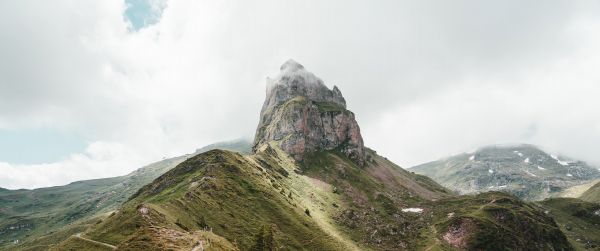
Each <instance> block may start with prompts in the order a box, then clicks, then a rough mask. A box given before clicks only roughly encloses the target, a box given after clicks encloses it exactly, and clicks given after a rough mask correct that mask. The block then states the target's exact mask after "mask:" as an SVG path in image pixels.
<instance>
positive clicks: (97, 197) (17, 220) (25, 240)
mask: <svg viewBox="0 0 600 251" xmlns="http://www.w3.org/2000/svg"><path fill="white" fill-rule="evenodd" d="M216 148H222V149H230V150H234V151H242V152H249V151H250V143H249V142H247V141H242V140H238V141H230V142H222V143H216V144H212V145H209V146H206V147H203V148H201V149H198V150H197V151H196V153H195V154H199V153H202V152H206V151H208V150H212V149H216ZM191 156H193V155H184V156H180V157H175V158H170V159H165V160H162V161H159V162H156V163H152V164H150V165H147V166H145V167H142V168H140V169H138V170H136V171H134V172H132V173H130V174H128V175H125V176H119V177H114V178H106V179H97V180H86V181H77V182H73V183H71V184H68V185H65V186H57V187H49V188H39V189H34V190H25V189H21V190H0V248H1V247H9V246H15V245H14V244H20V245H18V246H20V247H27V246H32V245H39V243H40V242H41V243H44V241H43V240H45V239H50V240H51V241H50V242H56V241H57V240H62V239H65V238H67V237H68V236H70V235H71V234H73V232H74V231H79V232H80V231H81V229H82V227H78V226H79V225H86V224H88V223H89V221H90V219H92V218H95V217H101V215H102V214H104V213H107V212H110V211H113V210H115V209H118V208H119V207H120V206H121V204H122V203H123V202H125V201H127V199H128V198H129V197H130V196H131V195H133V194H134V193H135V192H137V191H138V190H139V189H140V188H141V187H142V186H144V185H146V184H148V183H150V182H151V181H152V180H154V179H155V178H157V177H159V176H160V175H162V174H164V173H165V172H166V171H168V170H170V169H172V168H173V167H175V166H177V165H178V164H179V163H181V162H183V161H184V160H186V159H187V158H189V157H191ZM63 227H64V228H63ZM62 232H65V233H66V236H65V234H63V233H62ZM38 238H41V239H38Z"/></svg>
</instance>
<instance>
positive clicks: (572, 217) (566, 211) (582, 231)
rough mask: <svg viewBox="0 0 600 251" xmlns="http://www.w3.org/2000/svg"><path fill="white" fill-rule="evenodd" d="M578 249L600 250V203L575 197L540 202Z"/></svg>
mask: <svg viewBox="0 0 600 251" xmlns="http://www.w3.org/2000/svg"><path fill="white" fill-rule="evenodd" d="M539 204H540V205H541V206H542V207H543V208H544V210H545V212H547V213H548V215H551V216H552V217H553V218H554V219H555V220H556V222H557V223H558V225H559V226H560V229H561V230H562V231H563V232H564V233H565V235H566V236H567V237H568V238H569V242H571V243H572V244H573V246H574V247H576V248H577V249H578V250H600V204H597V203H591V202H586V201H582V200H579V199H575V198H552V199H546V200H544V201H541V202H539Z"/></svg>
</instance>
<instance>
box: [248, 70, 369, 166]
mask: <svg viewBox="0 0 600 251" xmlns="http://www.w3.org/2000/svg"><path fill="white" fill-rule="evenodd" d="M270 141H276V142H278V144H279V146H280V147H281V149H283V150H284V151H285V152H287V153H288V154H290V155H291V156H292V157H294V159H296V160H298V161H302V160H303V156H304V155H305V154H306V153H311V152H315V151H318V150H332V149H339V150H340V151H341V152H342V153H344V154H345V155H346V156H347V157H348V158H350V159H352V160H353V161H355V162H356V163H358V164H359V165H363V164H364V161H365V149H364V145H363V139H362V136H361V134H360V128H359V127H358V124H357V123H356V120H355V118H354V113H352V112H351V111H349V110H347V109H346V100H345V99H344V97H343V96H342V92H341V91H340V90H339V89H338V88H337V87H336V86H334V87H333V89H332V90H330V89H329V88H327V86H325V84H324V83H323V81H322V80H321V79H319V78H318V77H316V76H315V75H314V74H312V73H311V72H309V71H307V70H306V69H305V68H304V66H302V65H301V64H299V63H297V62H295V61H294V60H288V61H287V62H285V63H284V64H283V65H282V66H281V68H280V73H279V75H278V76H277V77H275V78H274V79H267V92H266V99H265V103H264V104H263V107H262V110H261V113H260V123H259V125H258V129H257V130H256V137H255V140H254V147H253V150H254V152H257V151H259V150H260V149H261V147H262V146H264V145H265V144H266V143H268V142H270Z"/></svg>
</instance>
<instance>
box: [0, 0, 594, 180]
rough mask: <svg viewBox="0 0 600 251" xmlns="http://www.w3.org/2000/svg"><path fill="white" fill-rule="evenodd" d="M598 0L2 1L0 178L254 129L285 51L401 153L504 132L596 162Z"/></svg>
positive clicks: (147, 154)
mask: <svg viewBox="0 0 600 251" xmlns="http://www.w3.org/2000/svg"><path fill="white" fill-rule="evenodd" d="M598 13H600V3H599V2H597V1H567V0H565V1H544V2H543V3H541V2H540V1H521V0H519V1H516V0H515V1H476V0H473V1H445V0H439V1H410V2H409V1H397V0H394V1H349V0H339V1H306V0H305V1H281V0H272V1H243V0H239V1H213V0H207V1H195V0H189V1H187V0H169V1H161V0H135V1H134V0H131V1H127V3H126V2H124V1H101V0H96V1H87V0H77V1H73V0H53V1H28V0H19V1H0V33H1V34H2V35H1V39H0V187H5V188H34V187H43V186H51V185H63V184H67V183H69V182H72V181H75V180H81V179H90V178H99V177H109V176H116V175H122V174H126V173H128V172H130V171H132V170H134V169H136V168H139V167H141V166H143V165H145V164H148V163H150V162H153V161H156V160H160V159H162V158H163V157H172V156H178V155H181V154H184V153H189V152H193V151H194V150H195V149H196V148H199V147H201V146H203V145H206V144H210V143H214V142H216V141H222V140H229V139H235V138H240V137H246V138H252V137H253V134H254V130H255V129H256V126H257V123H258V116H259V111H260V107H261V105H262V102H263V99H264V95H265V79H266V78H267V77H268V76H275V75H276V74H277V72H278V69H279V66H280V65H281V64H282V63H283V62H284V61H286V60H287V59H289V58H293V59H295V60H296V61H298V62H300V63H302V64H303V65H304V66H305V67H306V68H307V69H308V70H309V71H312V72H313V73H315V74H316V75H317V76H319V77H320V78H322V79H323V80H324V81H325V83H326V84H327V85H328V86H329V87H332V86H333V85H334V84H335V85H337V86H338V87H339V88H340V89H341V91H342V93H343V94H344V96H345V97H346V100H347V102H348V106H349V108H350V109H351V110H352V111H354V112H355V113H356V116H357V119H358V122H359V124H360V126H361V130H362V134H363V137H364V140H365V144H366V145H367V146H369V147H371V148H373V149H375V150H377V151H378V152H379V153H380V154H382V155H384V156H387V157H388V158H390V159H392V160H393V161H395V162H396V163H398V164H399V165H401V166H404V167H410V166H413V165H416V164H420V163H423V162H427V161H431V160H435V159H438V158H441V157H444V156H447V155H451V154H455V153H460V152H464V151H470V150H472V149H474V148H477V147H479V146H484V145H489V144H502V143H532V144H537V145H539V146H541V147H542V148H544V149H546V150H548V151H550V152H552V153H560V154H564V155H568V156H572V157H574V158H578V159H581V160H584V161H588V162H590V163H592V164H596V165H600V152H599V151H600V150H599V149H600V15H598Z"/></svg>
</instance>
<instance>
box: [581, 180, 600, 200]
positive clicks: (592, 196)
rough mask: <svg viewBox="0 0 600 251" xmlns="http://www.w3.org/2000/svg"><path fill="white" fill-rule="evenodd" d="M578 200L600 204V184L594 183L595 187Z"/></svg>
mask: <svg viewBox="0 0 600 251" xmlns="http://www.w3.org/2000/svg"><path fill="white" fill-rule="evenodd" d="M579 198H580V199H582V200H585V201H589V202H595V203H600V182H596V184H595V185H593V186H592V187H590V188H589V189H588V190H586V191H585V192H584V193H583V194H581V196H579Z"/></svg>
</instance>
